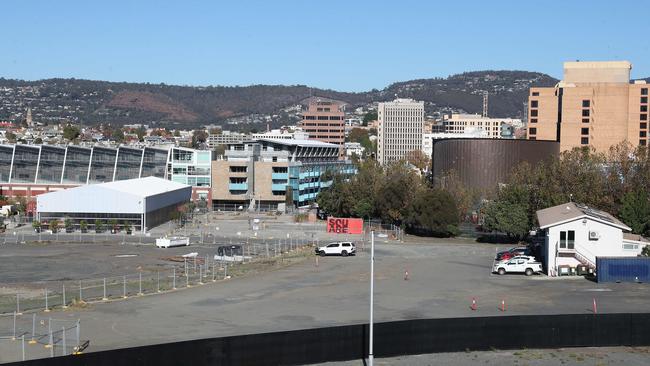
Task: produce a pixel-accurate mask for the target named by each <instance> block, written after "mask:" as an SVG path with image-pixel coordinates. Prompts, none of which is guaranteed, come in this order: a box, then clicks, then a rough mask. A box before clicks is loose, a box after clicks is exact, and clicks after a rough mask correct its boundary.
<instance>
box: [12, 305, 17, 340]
mask: <svg viewBox="0 0 650 366" xmlns="http://www.w3.org/2000/svg"><path fill="white" fill-rule="evenodd" d="M11 340H12V341H15V340H16V312H15V311H14V334H13V335H12V336H11Z"/></svg>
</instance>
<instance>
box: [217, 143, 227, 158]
mask: <svg viewBox="0 0 650 366" xmlns="http://www.w3.org/2000/svg"><path fill="white" fill-rule="evenodd" d="M214 154H215V155H217V156H222V155H225V154H226V145H222V144H220V145H217V146H215V147H214Z"/></svg>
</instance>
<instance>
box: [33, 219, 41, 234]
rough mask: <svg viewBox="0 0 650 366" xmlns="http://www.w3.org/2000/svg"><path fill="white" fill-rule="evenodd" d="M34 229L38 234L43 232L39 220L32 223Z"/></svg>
mask: <svg viewBox="0 0 650 366" xmlns="http://www.w3.org/2000/svg"><path fill="white" fill-rule="evenodd" d="M32 227H33V228H34V230H36V231H37V232H40V231H41V222H40V221H38V220H34V221H32Z"/></svg>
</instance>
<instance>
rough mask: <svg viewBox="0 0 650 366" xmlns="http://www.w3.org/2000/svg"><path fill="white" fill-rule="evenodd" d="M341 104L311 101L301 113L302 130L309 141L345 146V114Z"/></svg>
mask: <svg viewBox="0 0 650 366" xmlns="http://www.w3.org/2000/svg"><path fill="white" fill-rule="evenodd" d="M343 106H344V104H343V103H339V102H335V101H329V100H328V101H324V100H312V101H311V102H310V103H309V105H308V106H307V109H306V110H305V111H303V113H302V124H301V126H302V129H303V131H305V132H306V133H308V134H309V139H310V140H318V141H322V142H328V143H330V144H336V145H339V146H343V145H344V144H345V113H344V111H343Z"/></svg>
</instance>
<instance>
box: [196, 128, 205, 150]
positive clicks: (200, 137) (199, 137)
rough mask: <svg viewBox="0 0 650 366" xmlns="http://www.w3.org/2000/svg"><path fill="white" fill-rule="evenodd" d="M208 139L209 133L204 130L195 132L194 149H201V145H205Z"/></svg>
mask: <svg viewBox="0 0 650 366" xmlns="http://www.w3.org/2000/svg"><path fill="white" fill-rule="evenodd" d="M207 139H208V133H207V132H205V131H204V130H194V132H192V147H193V148H195V149H196V148H199V147H200V146H201V144H204V143H205V141H207Z"/></svg>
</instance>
